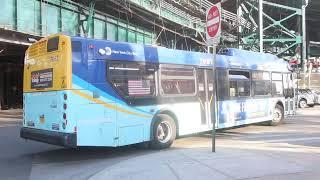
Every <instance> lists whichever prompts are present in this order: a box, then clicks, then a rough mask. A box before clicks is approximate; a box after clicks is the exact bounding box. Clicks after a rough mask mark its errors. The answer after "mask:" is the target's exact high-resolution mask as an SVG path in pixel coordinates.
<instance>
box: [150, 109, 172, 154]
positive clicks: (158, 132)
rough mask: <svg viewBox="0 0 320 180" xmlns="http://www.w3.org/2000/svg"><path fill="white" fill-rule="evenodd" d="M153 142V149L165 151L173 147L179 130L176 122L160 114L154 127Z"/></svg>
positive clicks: (151, 144)
mask: <svg viewBox="0 0 320 180" xmlns="http://www.w3.org/2000/svg"><path fill="white" fill-rule="evenodd" d="M152 133H153V134H152V141H151V143H150V147H151V148H153V149H165V148H168V147H170V146H171V145H172V143H173V141H174V140H175V139H176V134H177V129H176V123H175V122H174V120H173V119H172V118H171V117H170V116H168V115H166V114H158V115H156V117H155V123H154V125H153V132H152Z"/></svg>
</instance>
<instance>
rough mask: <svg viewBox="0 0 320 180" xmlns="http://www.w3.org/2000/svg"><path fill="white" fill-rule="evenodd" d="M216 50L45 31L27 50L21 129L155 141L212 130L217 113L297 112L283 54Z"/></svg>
mask: <svg viewBox="0 0 320 180" xmlns="http://www.w3.org/2000/svg"><path fill="white" fill-rule="evenodd" d="M214 56H215V55H212V54H207V53H199V52H189V51H181V50H171V49H167V48H163V47H153V46H143V45H138V44H131V43H124V42H111V41H106V40H94V39H87V38H81V37H69V36H65V35H53V36H50V37H46V38H43V39H41V40H40V41H38V42H36V43H35V44H33V45H32V46H30V48H29V49H28V50H27V52H26V58H25V67H24V95H23V98H24V113H23V127H22V129H21V132H20V136H21V137H22V138H25V139H31V140H36V141H41V142H46V143H50V144H56V145H62V146H66V147H79V146H109V147H117V146H124V145H129V144H136V143H141V142H149V143H150V145H151V147H153V148H157V149H161V148H167V147H169V146H170V145H171V144H172V142H173V141H174V139H175V138H176V137H178V136H183V135H188V134H194V133H200V132H205V131H209V130H210V129H212V126H213V123H212V122H213V120H214V118H215V119H216V124H215V127H216V128H217V129H223V128H230V127H236V126H240V125H245V124H251V123H258V122H269V123H270V124H271V125H277V124H279V123H281V122H282V121H283V119H284V117H285V116H287V115H289V114H293V113H294V103H293V97H294V90H293V87H294V86H293V79H292V73H291V71H290V69H289V68H288V67H289V66H288V63H286V62H284V61H282V60H280V59H278V58H277V57H276V56H273V55H269V54H262V53H253V52H248V51H241V50H236V49H228V50H226V51H224V52H223V53H222V54H220V55H216V61H215V63H214V61H213V59H214ZM213 66H215V67H214V68H213ZM214 69H215V71H214ZM214 73H215V75H216V77H215V76H214ZM213 109H214V110H213Z"/></svg>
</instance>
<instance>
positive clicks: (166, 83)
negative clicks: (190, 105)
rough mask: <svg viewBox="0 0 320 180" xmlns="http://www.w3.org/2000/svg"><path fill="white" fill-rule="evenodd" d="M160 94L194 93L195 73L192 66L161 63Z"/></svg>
mask: <svg viewBox="0 0 320 180" xmlns="http://www.w3.org/2000/svg"><path fill="white" fill-rule="evenodd" d="M160 81H161V83H160V84H161V87H160V93H161V95H195V93H196V73H195V69H194V68H193V67H188V66H176V65H175V66H173V65H162V66H161V75H160Z"/></svg>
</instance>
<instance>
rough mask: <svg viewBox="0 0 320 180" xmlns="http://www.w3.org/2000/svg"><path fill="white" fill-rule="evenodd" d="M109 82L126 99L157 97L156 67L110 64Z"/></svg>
mask: <svg viewBox="0 0 320 180" xmlns="http://www.w3.org/2000/svg"><path fill="white" fill-rule="evenodd" d="M108 70H109V78H108V79H109V80H110V81H111V83H112V84H113V86H114V87H115V88H116V89H117V91H118V92H119V93H120V94H121V95H123V96H124V97H125V98H130V97H134V98H139V97H141V98H142V97H151V96H155V89H156V88H155V66H154V65H152V64H143V63H131V62H130V63H129V62H128V63H118V62H111V63H109V67H108Z"/></svg>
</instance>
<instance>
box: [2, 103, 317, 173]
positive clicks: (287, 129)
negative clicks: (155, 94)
mask: <svg viewBox="0 0 320 180" xmlns="http://www.w3.org/2000/svg"><path fill="white" fill-rule="evenodd" d="M319 125H320V106H317V107H314V108H308V109H305V110H300V111H299V112H298V115H296V116H295V117H293V118H290V119H287V120H286V122H285V123H284V124H282V125H280V126H277V127H269V126H262V125H251V126H246V127H241V128H237V129H231V130H226V131H222V132H219V133H218V135H217V151H219V148H224V147H233V148H247V146H251V147H254V148H256V149H259V148H261V149H264V150H266V146H265V144H268V147H269V148H273V147H272V146H273V144H274V145H277V146H276V148H279V150H281V148H295V147H299V148H301V147H303V148H320V126H319ZM19 128H20V122H19V120H14V119H11V120H8V119H3V118H0V138H1V140H0V179H49V178H48V177H50V179H88V178H90V177H92V176H93V175H95V174H96V173H98V172H100V171H102V170H103V169H105V168H106V167H109V166H112V165H114V164H117V163H119V162H121V161H126V160H130V159H131V158H136V157H137V156H144V155H146V154H152V153H159V152H158V151H153V150H148V149H143V148H139V147H135V146H128V147H122V148H83V149H80V150H73V149H65V148H61V147H57V146H52V145H47V144H43V143H38V142H32V141H25V140H23V139H20V138H19ZM210 143H211V137H210V135H209V134H204V135H196V136H190V137H184V138H181V139H178V140H176V142H175V143H174V145H173V147H172V148H171V149H179V148H191V147H208V146H210ZM262 144H263V146H262ZM165 151H170V149H169V150H165ZM165 151H164V152H165ZM297 158H299V157H297ZM298 160H299V159H298ZM311 166H312V164H311ZM133 168H134V167H133Z"/></svg>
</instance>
